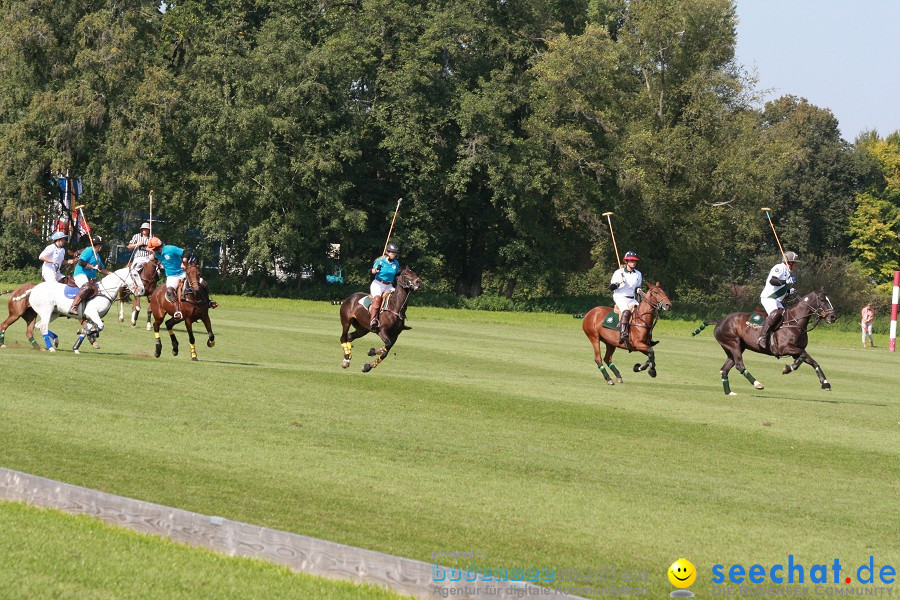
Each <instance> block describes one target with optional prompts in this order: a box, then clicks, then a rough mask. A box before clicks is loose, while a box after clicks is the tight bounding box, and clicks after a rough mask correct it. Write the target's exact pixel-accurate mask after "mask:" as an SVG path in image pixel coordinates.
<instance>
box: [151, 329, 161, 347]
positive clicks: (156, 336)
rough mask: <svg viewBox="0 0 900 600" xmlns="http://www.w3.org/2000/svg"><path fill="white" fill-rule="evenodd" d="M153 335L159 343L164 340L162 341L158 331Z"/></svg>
mask: <svg viewBox="0 0 900 600" xmlns="http://www.w3.org/2000/svg"><path fill="white" fill-rule="evenodd" d="M153 337H155V338H156V342H157V343H158V344H162V342H161V341H160V339H159V332H158V331H154V332H153Z"/></svg>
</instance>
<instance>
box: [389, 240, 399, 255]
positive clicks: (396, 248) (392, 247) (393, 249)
mask: <svg viewBox="0 0 900 600" xmlns="http://www.w3.org/2000/svg"><path fill="white" fill-rule="evenodd" d="M387 252H395V253H397V254H400V246H398V245H397V244H395V243H394V242H391V243H390V244H388V245H387Z"/></svg>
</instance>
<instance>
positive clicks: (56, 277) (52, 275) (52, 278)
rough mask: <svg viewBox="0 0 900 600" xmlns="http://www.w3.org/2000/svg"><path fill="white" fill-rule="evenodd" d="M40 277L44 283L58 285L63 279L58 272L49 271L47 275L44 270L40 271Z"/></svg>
mask: <svg viewBox="0 0 900 600" xmlns="http://www.w3.org/2000/svg"><path fill="white" fill-rule="evenodd" d="M41 277H43V278H44V281H49V282H50V283H59V282H61V281H63V280H64V279H65V277H64V276H63V274H62V273H60V272H59V271H50V272H49V273H48V272H47V271H46V270H45V269H41Z"/></svg>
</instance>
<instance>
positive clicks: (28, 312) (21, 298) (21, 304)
mask: <svg viewBox="0 0 900 600" xmlns="http://www.w3.org/2000/svg"><path fill="white" fill-rule="evenodd" d="M36 285H37V284H36V283H24V284H22V285H20V286H19V287H18V288H16V289H15V290H7V291H5V292H0V296H2V295H3V294H9V293H12V296H10V297H9V302H8V303H7V308H8V309H9V316H8V317H6V320H5V321H3V323H2V324H0V348H6V330H7V328H9V326H10V325H12V324H13V323H15V322H16V321H18V320H19V319H25V335H26V336H27V337H28V342H29V343H30V344H31V347H32V348H34V349H35V350H40V349H41V347H40V346H39V345H38V343H37V342H36V341H35V340H34V325H35V322H36V321H37V313H36V312H34V309H33V308H31V304H29V302H28V293H29V291H30V290H31V289H32V288H33V287H34V286H36Z"/></svg>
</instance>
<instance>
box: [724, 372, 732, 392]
mask: <svg viewBox="0 0 900 600" xmlns="http://www.w3.org/2000/svg"><path fill="white" fill-rule="evenodd" d="M722 389H724V390H725V395H726V396H730V395H731V384H730V383H728V376H727V375H723V376H722Z"/></svg>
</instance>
